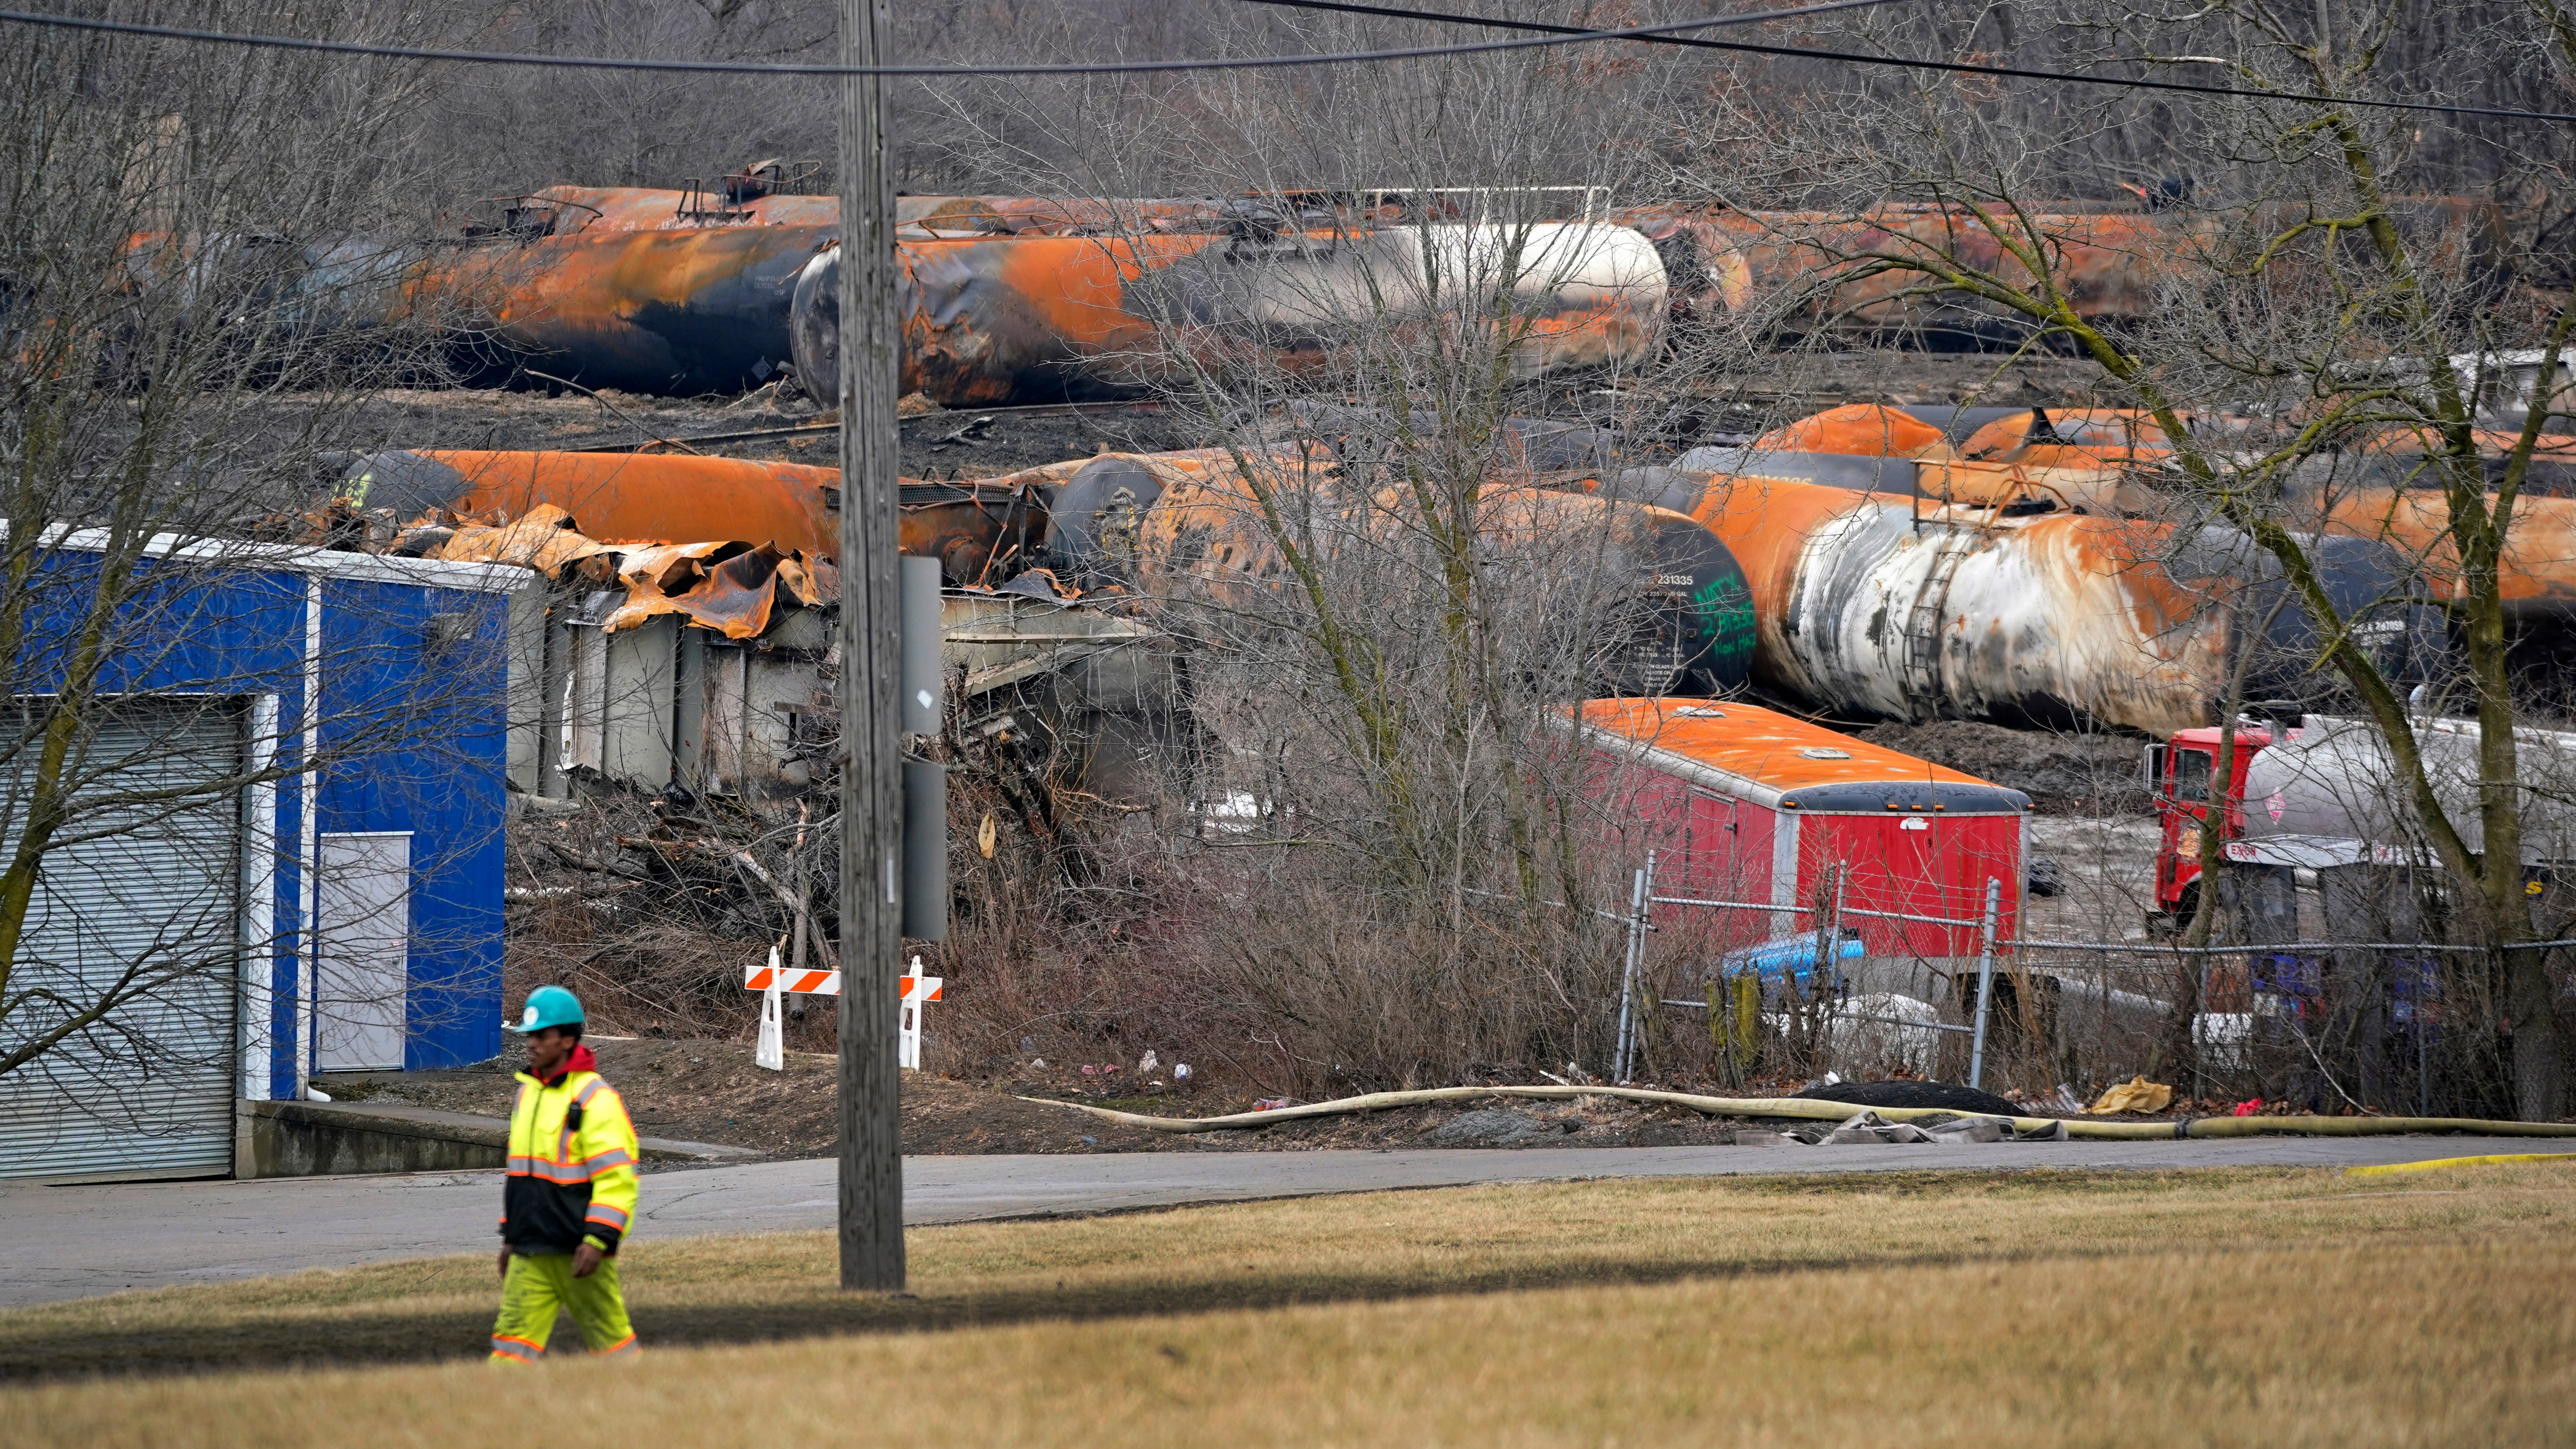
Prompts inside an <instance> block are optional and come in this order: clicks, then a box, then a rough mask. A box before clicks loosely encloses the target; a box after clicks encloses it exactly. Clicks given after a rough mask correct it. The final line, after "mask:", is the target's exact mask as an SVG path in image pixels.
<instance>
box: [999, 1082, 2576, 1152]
mask: <svg viewBox="0 0 2576 1449" xmlns="http://www.w3.org/2000/svg"><path fill="white" fill-rule="evenodd" d="M1478 1097H1521V1098H1537V1099H1540V1100H1553V1101H1564V1100H1568V1099H1571V1098H1576V1097H1616V1098H1619V1099H1621V1100H1623V1101H1629V1102H1651V1103H1660V1104H1669V1105H1672V1106H1677V1107H1688V1108H1690V1109H1691V1110H1693V1111H1695V1112H1700V1113H1704V1114H1706V1115H1708V1116H1712V1117H1800V1118H1807V1119H1810V1120H1814V1121H1819V1122H1823V1121H1832V1122H1842V1121H1846V1120H1848V1119H1850V1118H1853V1117H1856V1116H1859V1115H1860V1114H1861V1113H1864V1112H1875V1113H1877V1114H1878V1115H1879V1117H1880V1119H1881V1120H1884V1121H1888V1122H1912V1121H1916V1120H1919V1119H1921V1118H1925V1117H1981V1118H1985V1119H1986V1120H1989V1121H1996V1122H2003V1123H2008V1124H2010V1125H2011V1127H2012V1130H2013V1131H2014V1132H2016V1133H2024V1132H2045V1131H2048V1130H2050V1129H2051V1128H2054V1127H2057V1126H2060V1125H2063V1126H2064V1127H2065V1129H2066V1135H2067V1136H2069V1137H2082V1138H2093V1139H2107V1140H2112V1141H2126V1142H2148V1141H2170V1140H2173V1139H2176V1138H2181V1139H2185V1140H2189V1141H2207V1140H2214V1139H2217V1138H2222V1137H2272V1136H2281V1137H2379V1136H2394V1135H2398V1134H2402V1133H2411V1132H2426V1133H2430V1132H2459V1133H2467V1134H2470V1135H2474V1136H2483V1137H2576V1123H2570V1122H2497V1121H2489V1120H2485V1119H2482V1118H2477V1117H2183V1118H2180V1119H2178V1120H2175V1121H2172V1122H2088V1121H2083V1120H2081V1119H2076V1118H2064V1117H2002V1116H1996V1115H1994V1114H1990V1113H1982V1112H1957V1111H1952V1110H1950V1109H1948V1108H1944V1107H1868V1106H1859V1105H1855V1104H1853V1103H1849V1102H1826V1101H1819V1100H1817V1099H1815V1098H1812V1097H1704V1096H1701V1095H1699V1094H1698V1093H1695V1092H1659V1091H1655V1090H1652V1089H1650V1088H1645V1087H1432V1088H1428V1089H1425V1090H1421V1091H1412V1092H1369V1093H1365V1094H1363V1095H1361V1096H1357V1097H1338V1098H1335V1099H1334V1100H1332V1101H1329V1102H1309V1103H1306V1104H1305V1105H1303V1106H1297V1107H1278V1108H1273V1109H1271V1110H1269V1111H1265V1112H1233V1113H1229V1114H1227V1115H1225V1116H1222V1117H1155V1116H1150V1115H1147V1114H1145V1113H1142V1112H1120V1111H1116V1110H1113V1109H1111V1108H1108V1107H1093V1106H1089V1105H1086V1104H1084V1103H1081V1102H1066V1101H1060V1100H1058V1099H1056V1098H1052V1097H1022V1098H1020V1100H1021V1101H1023V1102H1038V1103H1042V1104H1045V1105H1047V1106H1053V1107H1070V1108H1072V1109H1073V1110H1075V1111H1077V1112H1088V1113H1090V1114H1091V1115H1092V1116H1094V1117H1097V1118H1100V1119H1101V1120H1102V1121H1104V1122H1118V1123H1123V1124H1125V1125H1126V1126H1129V1127H1142V1128H1144V1129H1145V1130H1146V1131H1148V1132H1228V1131H1235V1130H1239V1129H1243V1128H1250V1127H1275V1126H1278V1125H1279V1124H1280V1123H1282V1122H1294V1121H1299V1120H1302V1119H1306V1118H1313V1117H1334V1116H1341V1115H1344V1114H1346V1113H1352V1112H1376V1111H1383V1110H1385V1109H1388V1108H1392V1107H1418V1106H1422V1105H1424V1104H1426V1103H1432V1102H1463V1101H1469V1100H1472V1099H1474V1098H1478Z"/></svg>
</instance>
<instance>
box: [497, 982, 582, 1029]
mask: <svg viewBox="0 0 2576 1449" xmlns="http://www.w3.org/2000/svg"><path fill="white" fill-rule="evenodd" d="M579 1025H581V998H580V997H578V996H575V995H573V994H572V993H571V992H569V991H566V990H564V989H563V988H562V987H560V986H540V987H538V988H537V989H536V990H534V991H531V992H529V993H528V1004H527V1006H526V1007H525V1008H523V1009H522V1010H521V1011H520V1012H519V1019H518V1021H517V1022H516V1023H515V1024H513V1025H511V1026H510V1027H508V1028H506V1029H507V1030H510V1031H515V1032H517V1033H519V1034H520V1035H521V1036H525V1035H527V1034H528V1033H530V1032H532V1031H543V1030H545V1029H546V1028H547V1027H550V1026H579Z"/></svg>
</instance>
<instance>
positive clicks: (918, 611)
mask: <svg viewBox="0 0 2576 1449" xmlns="http://www.w3.org/2000/svg"><path fill="white" fill-rule="evenodd" d="M902 569H903V574H902V589H903V626H902V627H903V732H904V733H905V734H907V735H936V734H938V733H939V732H940V730H941V729H942V728H943V727H944V726H945V725H946V723H947V722H946V721H945V720H943V719H942V718H941V717H940V715H941V710H940V692H941V688H942V681H941V679H940V671H939V560H937V559H935V558H907V559H905V560H903V562H902ZM904 934H905V935H910V934H912V933H911V932H909V931H907V932H905V933H904Z"/></svg>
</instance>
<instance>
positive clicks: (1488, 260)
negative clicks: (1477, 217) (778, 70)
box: [790, 223, 1666, 406]
mask: <svg viewBox="0 0 2576 1449" xmlns="http://www.w3.org/2000/svg"><path fill="white" fill-rule="evenodd" d="M898 252H899V267H900V272H899V276H900V279H901V280H900V286H901V293H900V296H899V299H898V303H897V306H898V308H899V310H900V313H901V316H902V318H903V337H904V355H903V379H902V388H903V390H904V391H906V392H912V391H920V392H925V393H927V394H929V395H930V396H931V397H932V398H934V399H937V400H938V401H940V402H943V403H946V404H948V405H950V406H971V405H978V404H999V403H1013V402H1054V401H1060V400H1064V399H1068V398H1070V399H1082V398H1089V397H1108V396H1126V395H1130V394H1132V393H1133V392H1135V391H1137V390H1139V389H1141V388H1145V387H1149V386H1152V385H1154V384H1156V383H1159V382H1171V381H1178V380H1183V379H1185V378H1186V376H1187V370H1188V369H1187V365H1186V364H1183V363H1180V362H1178V361H1176V360H1174V359H1173V358H1171V357H1170V355H1169V351H1168V345H1167V344H1168V342H1169V341H1171V340H1173V339H1177V341H1178V342H1179V344H1180V345H1181V346H1183V347H1186V348H1188V349H1189V350H1190V351H1192V352H1193V353H1194V354H1195V355H1196V356H1197V357H1198V358H1199V359H1200V360H1201V361H1202V362H1205V363H1210V364H1214V365H1218V366H1224V365H1228V364H1230V363H1250V364H1252V365H1255V366H1262V367H1269V368H1276V369H1282V370H1285V371H1289V372H1311V371H1315V370H1317V369H1320V368H1321V367H1323V366H1324V365H1325V363H1326V361H1327V358H1328V355H1329V351H1330V349H1331V348H1332V347H1333V346H1334V345H1335V344H1336V343H1339V342H1342V341H1346V340H1349V339H1350V338H1352V337H1353V336H1354V335H1355V334H1357V333H1359V332H1361V331H1363V330H1364V329H1368V328H1371V327H1376V326H1380V325H1391V326H1394V327H1398V328H1404V327H1412V326H1418V325H1426V322H1427V319H1428V318H1430V317H1431V316H1433V315H1434V314H1435V313H1437V312H1440V311H1443V310H1445V309H1446V308H1447V303H1446V301H1445V298H1447V297H1450V296H1457V295H1474V294H1478V293H1481V294H1484V295H1491V294H1492V292H1493V290H1494V283H1495V282H1496V281H1497V280H1498V279H1499V278H1500V275H1501V272H1502V270H1503V269H1504V268H1505V267H1515V268H1516V270H1515V271H1514V274H1513V285H1512V293H1513V297H1514V304H1515V307H1516V309H1517V311H1518V314H1519V316H1520V317H1521V318H1522V319H1524V326H1525V333H1524V335H1523V336H1522V337H1520V338H1519V339H1518V341H1517V342H1516V344H1515V345H1514V348H1513V370H1514V372H1515V374H1516V375H1518V376H1523V377H1535V376H1539V375H1541V374H1544V373H1548V372H1554V371H1559V370H1563V369H1567V368H1575V367H1591V366H1602V365H1606V364H1611V363H1633V362H1640V361H1643V360H1644V359H1646V358H1647V357H1649V356H1651V355H1652V353H1653V350H1654V348H1655V347H1656V345H1657V344H1658V342H1659V341H1660V339H1661V336H1662V327H1663V318H1664V313H1665V300H1666V299H1665V293H1666V285H1665V278H1664V269H1663V262H1662V259H1661V258H1660V257H1659V256H1658V255H1657V254H1656V251H1655V248H1654V245H1653V243H1651V242H1649V241H1648V240H1646V238H1645V237H1643V236H1642V235H1640V234H1638V233H1636V232H1633V231H1630V230H1628V229H1626V228H1622V227H1608V226H1580V225H1566V224H1560V223H1539V224H1534V225H1532V226H1530V227H1528V228H1526V229H1525V231H1524V233H1523V234H1522V235H1520V236H1518V237H1512V238H1507V237H1506V236H1505V234H1504V232H1503V230H1502V229H1500V228H1493V227H1468V226H1434V227H1391V228H1387V229H1384V230H1379V231H1370V232H1362V233H1358V234H1353V235H1344V236H1313V235H1305V234H1300V233H1283V234H1279V235H1275V236H1267V237H1242V236H1228V235H1224V234H1221V233H1216V232H1196V233H1174V234H1170V235H1156V236H1117V237H1093V236H1014V237H990V238H981V239H971V240H970V239H944V240H932V241H907V242H904V243H902V244H901V245H900V247H899V249H898ZM1433 279H1437V281H1438V283H1439V292H1438V295H1437V296H1435V295H1433V292H1432V289H1431V288H1430V286H1429V283H1430V282H1431V281H1432V280H1433ZM839 291H840V252H839V249H838V248H837V247H835V248H832V249H830V250H828V251H825V252H822V253H820V254H819V255H817V256H816V257H815V258H814V259H813V261H812V262H811V264H809V265H808V266H807V267H806V268H805V271H804V273H803V275H802V276H801V277H799V278H798V280H797V283H796V292H795V303H794V318H793V321H792V323H791V324H790V331H791V335H792V338H793V346H794V349H795V360H796V369H797V376H798V378H799V379H800V380H802V381H803V383H804V385H805V386H806V387H807V389H808V391H809V392H812V393H814V394H816V395H818V396H827V397H828V396H831V395H833V394H834V392H835V391H836V390H837V389H838V387H839V385H840V381H839V380H840V320H841V319H840V302H839Z"/></svg>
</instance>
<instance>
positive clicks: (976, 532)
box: [336, 449, 1046, 585]
mask: <svg viewBox="0 0 2576 1449" xmlns="http://www.w3.org/2000/svg"><path fill="white" fill-rule="evenodd" d="M336 491H337V493H338V495H339V497H340V498H341V499H342V500H343V501H344V502H345V503H346V504H347V505H348V506H350V507H353V508H358V509H366V510H374V509H380V508H381V509H388V510H391V511H392V513H393V514H394V516H395V518H396V519H397V520H399V521H408V520H410V519H412V518H415V517H417V516H419V515H420V514H422V513H425V512H427V511H429V510H431V509H446V510H448V511H450V512H455V513H477V514H499V515H501V516H504V517H508V518H518V517H521V516H523V515H525V514H527V513H529V512H531V511H533V510H535V509H538V508H542V507H549V506H550V507H554V508H559V509H561V510H563V511H564V512H565V513H567V514H570V515H571V516H572V519H573V522H574V524H575V525H576V526H577V527H578V528H579V529H580V530H581V532H582V533H583V534H584V535H586V536H588V537H590V538H594V539H598V540H600V541H602V542H606V543H668V544H692V543H702V542H709V541H715V540H739V541H742V542H747V543H755V544H758V543H770V544H776V545H777V546H778V547H779V548H781V549H787V550H793V551H797V552H802V553H806V554H811V555H813V556H815V557H818V558H837V557H838V556H839V555H840V552H841V540H840V526H841V525H840V496H841V473H840V470H839V469H837V468H814V467H807V466H805V465H802V464H797V463H763V462H754V461H751V460H748V459H742V458H703V457H695V456H691V455H688V454H671V453H653V454H637V453H559V452H471V451H455V450H443V449H439V450H423V451H417V452H414V451H396V452H384V453H374V454H370V455H368V456H366V457H363V458H360V459H358V460H356V461H355V462H353V463H352V464H350V465H349V467H348V468H347V470H346V472H345V473H344V474H343V475H342V477H341V479H340V480H339V482H338V484H337V485H336ZM901 510H902V511H901V519H902V522H901V525H900V533H899V535H898V538H899V542H900V545H901V548H902V551H903V552H904V553H905V554H907V555H909V556H912V557H916V558H935V559H938V560H939V561H940V565H941V569H942V572H943V573H944V574H945V575H946V576H947V579H948V582H950V583H952V584H959V585H964V584H974V583H979V582H999V581H1001V580H1003V579H1006V578H1009V577H1010V576H1011V575H1012V574H1015V573H1018V572H1019V571H1020V570H1021V569H1023V568H1025V567H1027V566H1028V565H1029V563H1031V562H1032V561H1033V560H1034V558H1035V555H1036V552H1037V548H1038V545H1039V542H1040V540H1041V538H1042V537H1043V535H1044V533H1045V529H1046V511H1045V504H1044V502H1043V501H1042V500H1041V498H1040V497H1039V495H1038V493H1037V491H1036V490H1035V489H1034V488H1031V487H1025V486H1019V487H1015V486H1013V485H1011V484H1010V483H1007V482H1000V483H997V482H992V481H982V480H979V481H959V482H956V483H938V482H925V481H919V480H915V479H909V478H907V479H905V480H903V482H902V484H901Z"/></svg>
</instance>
